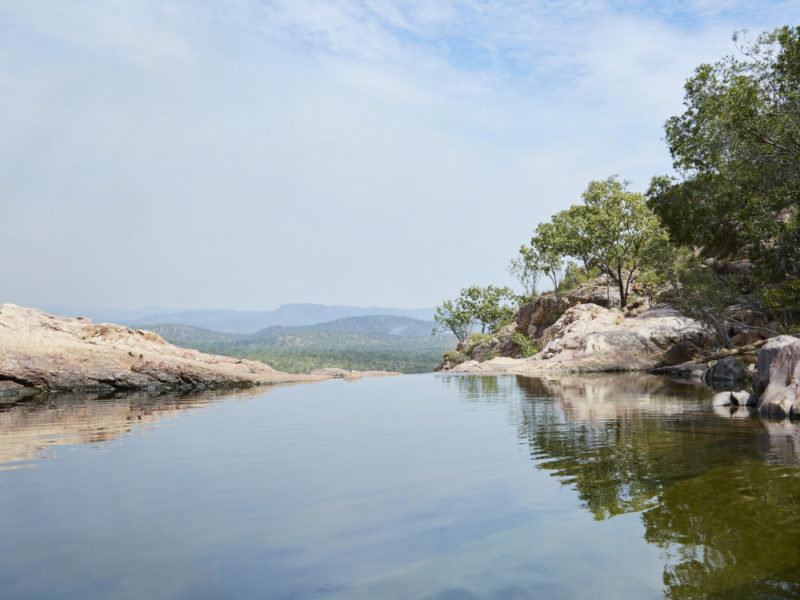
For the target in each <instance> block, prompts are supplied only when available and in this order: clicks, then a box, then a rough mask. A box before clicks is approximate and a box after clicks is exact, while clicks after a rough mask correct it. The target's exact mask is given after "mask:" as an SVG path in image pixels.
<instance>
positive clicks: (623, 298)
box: [617, 267, 628, 308]
mask: <svg viewBox="0 0 800 600" xmlns="http://www.w3.org/2000/svg"><path fill="white" fill-rule="evenodd" d="M617 287H619V307H620V308H625V305H626V304H627V303H628V293H627V292H628V290H626V289H625V283H623V281H622V268H621V267H617Z"/></svg>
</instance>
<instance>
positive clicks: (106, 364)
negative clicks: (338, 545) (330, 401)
mask: <svg viewBox="0 0 800 600" xmlns="http://www.w3.org/2000/svg"><path fill="white" fill-rule="evenodd" d="M396 374H397V373H388V372H385V371H348V370H344V369H321V370H319V371H312V372H311V373H305V374H291V373H283V372H281V371H276V370H275V369H273V368H272V367H270V366H268V365H265V364H263V363H259V362H255V361H249V360H244V359H237V358H231V357H228V356H216V355H211V354H204V353H202V352H198V351H196V350H187V349H185V348H179V347H177V346H174V345H172V344H169V343H168V342H166V341H165V340H164V339H163V338H161V337H160V336H158V335H156V334H155V333H152V332H150V331H144V330H134V329H130V328H128V327H123V326H120V325H114V324H111V323H99V324H96V323H92V322H91V321H90V320H89V319H86V318H78V319H69V318H63V317H56V316H53V315H49V314H47V313H45V312H43V311H41V310H38V309H35V308H25V307H20V306H16V305H14V304H8V303H6V304H0V397H18V396H25V395H31V394H40V393H50V392H98V393H108V392H117V391H124V390H148V391H162V390H169V391H188V390H203V389H216V388H247V387H253V386H262V385H275V384H284V383H310V382H316V381H324V380H327V379H333V378H344V379H357V378H359V377H363V376H367V375H396Z"/></svg>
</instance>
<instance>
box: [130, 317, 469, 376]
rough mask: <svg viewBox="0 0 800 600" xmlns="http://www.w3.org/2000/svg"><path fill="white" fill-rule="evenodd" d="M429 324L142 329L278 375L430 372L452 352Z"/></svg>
mask: <svg viewBox="0 0 800 600" xmlns="http://www.w3.org/2000/svg"><path fill="white" fill-rule="evenodd" d="M434 326H435V323H434V322H433V321H421V320H418V319H410V318H408V317H399V316H391V315H367V316H360V317H345V318H342V319H337V320H335V321H331V322H328V323H319V324H315V325H305V326H294V327H285V326H275V327H267V328H265V329H262V330H260V331H257V332H255V333H251V334H236V333H225V332H219V331H211V330H208V329H200V328H197V327H191V326H189V325H177V324H144V325H142V327H143V328H145V329H149V330H150V331H155V332H156V333H158V334H159V335H161V336H162V337H163V338H164V339H166V340H167V341H169V342H171V343H173V344H176V345H178V346H182V347H184V348H195V349H197V350H200V351H202V352H210V353H212V354H225V355H228V356H237V357H241V358H249V359H253V360H260V361H263V362H265V363H267V364H269V365H271V366H273V367H275V368H277V369H279V370H281V371H288V372H295V373H296V372H302V371H309V370H311V369H318V368H321V367H334V366H336V367H342V368H351V369H358V370H367V369H378V370H387V371H400V372H403V373H420V372H426V371H432V370H433V368H434V367H435V366H436V364H437V363H438V362H439V361H440V360H441V357H442V353H443V352H445V351H447V350H450V349H452V348H453V347H454V346H455V344H456V340H455V337H454V336H453V335H451V334H445V335H437V336H433V335H431V330H432V329H433V327H434Z"/></svg>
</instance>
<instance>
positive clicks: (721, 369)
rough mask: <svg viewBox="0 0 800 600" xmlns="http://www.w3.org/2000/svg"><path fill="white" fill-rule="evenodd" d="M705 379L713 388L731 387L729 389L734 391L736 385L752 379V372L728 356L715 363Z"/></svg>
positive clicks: (706, 373)
mask: <svg viewBox="0 0 800 600" xmlns="http://www.w3.org/2000/svg"><path fill="white" fill-rule="evenodd" d="M703 379H704V380H705V381H706V382H707V383H709V384H710V385H711V386H712V387H715V386H731V387H729V388H728V389H733V386H734V385H735V384H737V383H739V382H742V381H747V380H749V379H750V371H748V370H747V367H745V366H744V365H743V364H742V363H740V362H739V361H738V360H736V358H734V357H733V356H728V357H726V358H723V359H721V360H718V361H717V362H715V363H714V364H713V365H712V366H711V367H710V368H709V369H708V370H707V371H706V372H705V375H704V376H703Z"/></svg>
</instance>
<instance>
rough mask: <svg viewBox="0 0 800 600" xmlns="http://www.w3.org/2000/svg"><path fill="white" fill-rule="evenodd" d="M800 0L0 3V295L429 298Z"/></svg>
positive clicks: (491, 274) (210, 301)
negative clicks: (703, 70) (747, 35)
mask: <svg viewBox="0 0 800 600" xmlns="http://www.w3.org/2000/svg"><path fill="white" fill-rule="evenodd" d="M798 22H800V3H799V2H796V1H787V2H759V3H751V2H737V1H725V0H721V1H718V2H716V1H712V0H683V1H677V2H669V3H666V2H664V3H655V2H636V1H628V2H604V1H595V0H583V1H581V0H575V1H571V0H562V1H558V0H556V1H549V2H546V1H534V0H532V1H521V0H403V1H400V0H398V1H391V0H327V1H323V0H273V1H269V0H216V1H211V0H24V1H20V0H0V89H1V90H2V93H0V130H1V131H2V132H3V133H2V135H1V136H0V209H2V212H1V213H0V214H2V223H3V232H2V235H1V236H0V256H2V259H1V260H0V302H14V303H16V304H21V305H29V306H39V305H52V304H59V305H66V306H74V307H110V306H113V307H121V308H137V307H143V306H164V307H171V308H212V307H213V308H229V309H251V310H262V309H263V310H267V309H272V308H275V307H277V306H278V305H280V304H283V303H289V302H316V303H323V304H353V305H360V306H375V305H378V306H396V307H401V308H412V307H429V306H434V305H436V304H439V303H440V302H441V301H442V300H444V299H446V298H452V297H455V296H457V295H458V292H459V290H460V289H461V288H462V287H466V286H468V285H471V284H478V285H488V284H490V283H492V284H499V285H513V283H514V281H513V279H512V278H511V277H510V276H509V275H508V273H507V266H508V263H509V261H510V260H511V259H512V258H513V257H514V256H515V254H516V253H517V251H518V249H519V246H520V245H521V244H523V243H526V242H528V241H529V240H530V236H531V231H532V229H533V228H534V227H535V226H536V225H537V223H539V222H541V221H545V220H547V219H548V218H549V217H550V215H552V214H553V213H554V212H557V211H559V210H563V209H565V208H567V207H568V206H570V205H571V204H574V203H577V202H579V201H580V194H581V192H582V191H583V190H584V189H585V188H586V185H587V184H588V182H589V181H591V180H595V179H602V178H606V177H608V176H610V175H613V174H617V175H619V176H620V177H621V178H623V179H628V180H630V181H631V182H632V183H631V188H632V189H634V190H636V191H644V190H646V189H647V186H648V183H649V180H650V178H651V177H652V176H653V175H657V174H663V173H668V172H670V171H671V159H670V156H669V153H668V151H667V148H666V145H665V143H664V141H663V136H664V134H663V124H664V122H665V121H666V119H667V118H668V117H670V116H671V115H674V114H678V113H680V112H681V107H682V104H681V103H682V97H683V89H682V86H683V83H684V82H685V80H686V79H687V78H688V77H690V76H691V74H692V72H693V70H694V68H695V67H696V66H697V65H699V64H700V63H703V62H713V61H715V60H718V59H720V58H722V57H723V56H725V55H727V54H732V53H735V52H736V48H735V46H734V44H733V42H732V41H731V35H732V33H733V32H734V31H736V30H742V29H748V30H749V31H750V32H751V34H757V33H759V32H761V31H765V30H771V29H774V28H775V27H777V26H780V25H784V24H789V25H797V24H798Z"/></svg>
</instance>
